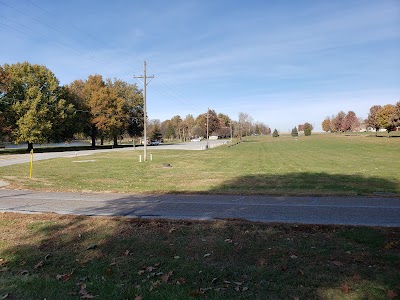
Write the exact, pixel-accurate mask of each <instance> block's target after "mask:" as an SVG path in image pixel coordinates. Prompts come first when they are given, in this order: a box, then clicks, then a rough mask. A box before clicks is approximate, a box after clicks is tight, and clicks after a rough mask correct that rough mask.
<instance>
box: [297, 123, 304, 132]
mask: <svg viewBox="0 0 400 300" xmlns="http://www.w3.org/2000/svg"><path fill="white" fill-rule="evenodd" d="M297 129H298V132H301V131H304V124H299V125H298V126H297Z"/></svg>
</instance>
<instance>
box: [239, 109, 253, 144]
mask: <svg viewBox="0 0 400 300" xmlns="http://www.w3.org/2000/svg"><path fill="white" fill-rule="evenodd" d="M238 123H239V124H238V130H239V137H240V138H241V137H242V136H244V135H246V136H247V135H250V134H251V129H252V127H253V118H252V117H251V116H250V115H249V114H247V113H244V112H240V113H239V122H238Z"/></svg>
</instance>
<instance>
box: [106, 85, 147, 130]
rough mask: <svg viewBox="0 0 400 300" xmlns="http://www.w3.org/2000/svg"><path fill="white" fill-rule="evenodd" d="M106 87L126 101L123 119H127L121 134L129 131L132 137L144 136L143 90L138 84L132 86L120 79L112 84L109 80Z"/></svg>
mask: <svg viewBox="0 0 400 300" xmlns="http://www.w3.org/2000/svg"><path fill="white" fill-rule="evenodd" d="M106 86H108V87H109V88H111V89H113V90H114V91H115V92H116V93H117V95H118V97H120V98H122V99H123V100H124V101H125V106H124V110H123V112H122V113H121V114H120V118H121V119H126V120H127V123H124V124H123V125H122V127H121V128H120V132H124V131H125V130H127V132H128V134H129V135H130V136H136V137H137V136H142V134H143V129H144V108H143V106H144V100H143V93H142V90H140V89H139V88H138V86H137V85H136V84H130V83H127V82H125V81H122V80H120V79H114V81H113V82H112V81H111V80H110V79H107V81H106Z"/></svg>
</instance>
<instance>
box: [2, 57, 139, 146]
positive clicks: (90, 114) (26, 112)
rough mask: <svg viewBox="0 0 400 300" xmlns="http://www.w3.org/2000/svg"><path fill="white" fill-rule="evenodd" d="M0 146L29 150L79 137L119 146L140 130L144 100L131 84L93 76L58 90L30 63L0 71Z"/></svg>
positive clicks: (46, 71) (43, 70)
mask: <svg viewBox="0 0 400 300" xmlns="http://www.w3.org/2000/svg"><path fill="white" fill-rule="evenodd" d="M0 100H1V101H0V123H1V124H0V125H1V135H2V136H1V137H2V140H11V141H14V142H16V143H21V142H27V143H28V150H30V149H32V148H33V144H36V143H46V142H60V141H65V140H71V139H73V137H74V135H75V134H77V133H82V134H84V135H86V136H90V137H91V139H92V146H95V142H96V138H100V139H101V141H102V142H103V141H104V139H105V138H109V139H112V140H114V144H116V143H117V139H118V136H119V135H121V134H123V133H124V132H129V133H131V134H132V135H133V134H135V133H136V134H137V133H139V132H140V131H141V130H142V128H143V117H142V115H143V96H142V91H141V90H139V89H138V87H137V86H136V85H135V84H129V83H126V82H124V81H122V80H119V79H114V80H111V79H106V80H103V78H102V76H101V75H91V76H89V77H88V78H87V79H86V80H75V81H73V82H72V83H71V84H68V85H64V86H60V84H59V80H58V79H57V78H56V76H55V75H54V74H53V73H52V72H51V71H50V70H49V69H47V68H46V67H45V66H41V65H32V64H30V63H28V62H24V63H16V64H12V65H9V64H5V65H3V66H1V67H0Z"/></svg>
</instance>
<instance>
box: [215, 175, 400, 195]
mask: <svg viewBox="0 0 400 300" xmlns="http://www.w3.org/2000/svg"><path fill="white" fill-rule="evenodd" d="M208 192H209V193H211V194H213V193H227V194H271V195H348V196H353V195H386V196H395V195H399V194H400V182H398V181H396V180H387V179H383V178H378V177H365V176H360V175H343V174H328V173H324V172H320V173H308V172H299V173H288V174H284V175H279V174H278V175H269V174H268V175H266V174H257V175H247V176H243V177H239V178H235V179H233V180H228V181H226V182H224V183H223V184H221V185H219V186H217V187H215V188H212V189H210V190H209V191H208Z"/></svg>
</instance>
